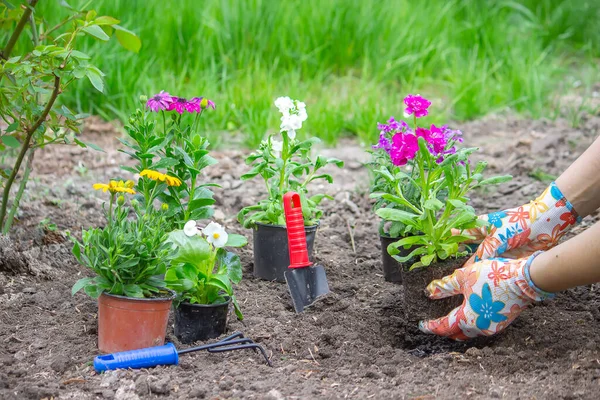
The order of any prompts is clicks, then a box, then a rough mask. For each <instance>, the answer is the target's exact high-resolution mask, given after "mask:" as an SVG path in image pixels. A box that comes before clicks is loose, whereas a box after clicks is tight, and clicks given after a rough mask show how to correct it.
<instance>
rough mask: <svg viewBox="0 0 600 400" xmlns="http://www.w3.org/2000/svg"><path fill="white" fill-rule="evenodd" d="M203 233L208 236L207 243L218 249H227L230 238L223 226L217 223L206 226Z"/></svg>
mask: <svg viewBox="0 0 600 400" xmlns="http://www.w3.org/2000/svg"><path fill="white" fill-rule="evenodd" d="M202 233H204V234H205V235H206V241H207V242H208V243H210V244H212V245H213V246H215V247H217V248H220V247H225V243H227V238H228V236H229V235H227V232H225V229H224V228H223V227H222V226H221V224H217V223H216V222H211V223H210V224H208V225H206V228H204V229H203V230H202Z"/></svg>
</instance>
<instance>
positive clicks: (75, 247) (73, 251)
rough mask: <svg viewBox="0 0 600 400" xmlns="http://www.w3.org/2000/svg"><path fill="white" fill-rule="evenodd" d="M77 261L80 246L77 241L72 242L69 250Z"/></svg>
mask: <svg viewBox="0 0 600 400" xmlns="http://www.w3.org/2000/svg"><path fill="white" fill-rule="evenodd" d="M71 252H72V253H73V255H74V256H75V258H76V259H77V261H79V262H81V247H80V246H79V243H78V242H75V243H74V244H73V249H72V250H71Z"/></svg>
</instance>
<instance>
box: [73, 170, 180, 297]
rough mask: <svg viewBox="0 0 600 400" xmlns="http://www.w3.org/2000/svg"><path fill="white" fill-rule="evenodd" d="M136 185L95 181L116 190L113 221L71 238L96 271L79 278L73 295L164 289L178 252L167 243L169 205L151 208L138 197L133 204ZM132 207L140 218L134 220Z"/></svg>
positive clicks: (113, 192) (112, 200) (109, 214)
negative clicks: (139, 200)
mask: <svg viewBox="0 0 600 400" xmlns="http://www.w3.org/2000/svg"><path fill="white" fill-rule="evenodd" d="M142 179H143V178H142ZM133 187H134V182H132V181H127V182H123V181H111V182H110V183H108V184H95V185H94V188H95V189H98V190H103V191H105V192H106V191H108V192H109V194H110V201H109V204H108V209H106V208H105V215H106V220H107V223H106V226H105V227H104V228H91V229H88V230H84V231H83V234H82V239H81V241H79V240H77V239H76V238H74V237H73V236H71V240H72V241H73V242H74V245H73V254H74V255H75V258H77V261H79V262H80V263H81V264H83V265H85V266H87V267H88V268H90V269H91V270H92V271H93V272H95V273H96V276H95V277H92V278H82V279H80V280H78V281H77V282H76V283H75V285H74V286H73V289H72V294H75V293H77V292H78V291H79V290H81V289H84V291H85V292H86V293H87V294H88V295H89V296H91V297H92V298H98V297H100V295H101V294H102V293H109V294H114V295H122V296H128V297H139V298H142V297H152V296H155V295H156V294H158V293H159V292H161V291H164V288H165V286H166V284H165V282H164V280H163V279H161V278H160V277H159V276H160V275H162V274H165V272H166V270H167V265H168V263H169V260H170V259H171V258H172V256H173V255H174V253H175V251H174V250H173V247H172V246H171V245H170V244H169V243H168V242H167V237H168V230H167V229H168V227H169V225H170V224H169V222H168V218H167V216H166V211H165V210H163V209H160V210H154V209H146V208H144V207H142V206H141V204H140V203H139V202H138V201H137V200H135V199H133V200H131V202H130V206H128V205H127V204H126V203H127V199H126V198H125V194H135V191H134V189H133ZM132 209H133V212H134V215H135V218H133V219H129V218H128V216H129V214H130V212H131V211H132Z"/></svg>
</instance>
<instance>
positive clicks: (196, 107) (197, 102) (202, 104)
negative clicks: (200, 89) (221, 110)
mask: <svg viewBox="0 0 600 400" xmlns="http://www.w3.org/2000/svg"><path fill="white" fill-rule="evenodd" d="M189 103H190V104H192V106H191V107H192V108H193V109H192V110H191V111H190V109H189V108H188V111H190V112H200V111H202V110H205V109H207V108H208V107H211V108H212V109H213V110H214V109H215V108H216V106H215V102H214V101H212V100H209V99H205V98H204V97H194V98H192V99H191V100H190V101H189Z"/></svg>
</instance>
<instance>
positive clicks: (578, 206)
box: [556, 138, 600, 218]
mask: <svg viewBox="0 0 600 400" xmlns="http://www.w3.org/2000/svg"><path fill="white" fill-rule="evenodd" d="M556 185H557V186H558V187H559V189H560V190H561V192H562V193H563V194H564V195H565V197H566V198H567V200H569V201H570V202H571V204H573V208H574V209H575V211H577V213H578V214H579V215H580V216H581V217H582V218H583V217H585V216H586V215H589V214H591V213H593V212H594V211H595V210H597V209H598V208H599V207H600V138H598V139H596V141H595V142H594V143H592V145H591V146H590V147H589V148H588V149H587V150H586V151H585V152H584V153H583V154H582V155H581V156H580V157H579V158H578V159H577V160H575V162H574V163H573V164H571V166H569V168H567V170H566V171H565V172H563V174H562V175H561V176H559V177H558V179H557V180H556Z"/></svg>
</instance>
